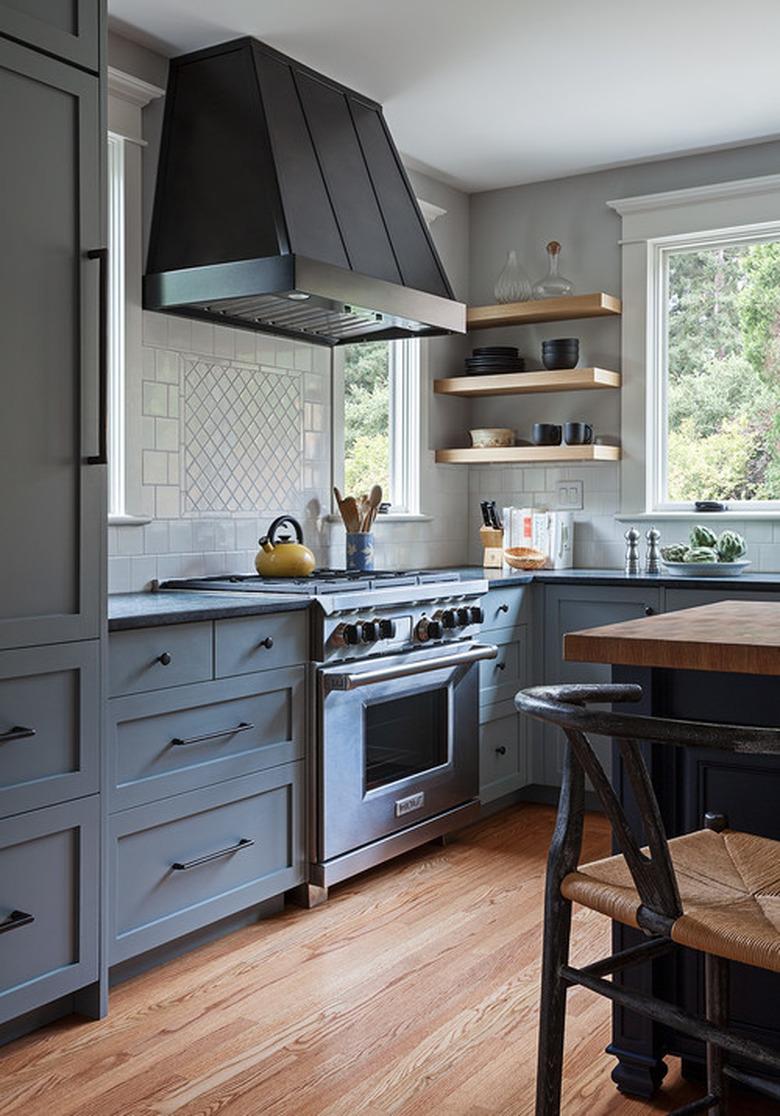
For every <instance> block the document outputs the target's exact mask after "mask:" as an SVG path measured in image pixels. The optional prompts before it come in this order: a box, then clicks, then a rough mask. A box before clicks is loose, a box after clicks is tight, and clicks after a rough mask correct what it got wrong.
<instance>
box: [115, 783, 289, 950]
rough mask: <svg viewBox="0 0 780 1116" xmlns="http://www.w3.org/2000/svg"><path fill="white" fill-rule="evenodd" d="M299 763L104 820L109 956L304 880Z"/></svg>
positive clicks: (190, 927) (197, 924) (183, 930)
mask: <svg viewBox="0 0 780 1116" xmlns="http://www.w3.org/2000/svg"><path fill="white" fill-rule="evenodd" d="M302 784H303V764H301V763H292V764H287V765H285V766H284V767H275V768H272V769H271V770H270V771H266V772H262V773H260V774H257V775H247V776H244V777H243V778H242V779H231V780H229V781H228V782H225V783H219V784H217V786H214V787H208V788H204V789H202V790H197V791H189V792H188V793H187V794H182V795H177V796H176V797H175V798H166V799H164V800H163V801H162V802H154V803H151V804H149V805H148V806H138V807H136V808H135V809H133V810H124V811H122V813H119V814H114V816H113V818H112V820H111V864H110V875H111V911H112V947H111V963H112V964H115V963H116V962H118V961H125V960H127V958H129V957H134V956H136V955H137V954H139V953H142V952H144V951H145V950H148V949H153V948H154V947H156V946H159V945H161V944H162V943H163V942H167V941H170V940H171V939H173V938H177V937H180V936H181V935H182V934H188V933H190V931H192V930H196V929H198V928H199V927H201V926H205V925H207V924H208V923H210V922H215V921H216V920H218V919H220V918H224V917H225V916H226V915H230V914H234V913H235V912H237V911H240V910H243V909H244V908H246V907H250V906H252V904H254V903H259V902H261V901H262V900H263V899H269V898H271V897H272V896H274V895H279V894H280V893H281V892H283V891H286V890H287V888H289V887H293V886H294V885H295V884H298V883H300V882H301V880H302V879H303V828H302V827H303V815H302V812H301V794H302Z"/></svg>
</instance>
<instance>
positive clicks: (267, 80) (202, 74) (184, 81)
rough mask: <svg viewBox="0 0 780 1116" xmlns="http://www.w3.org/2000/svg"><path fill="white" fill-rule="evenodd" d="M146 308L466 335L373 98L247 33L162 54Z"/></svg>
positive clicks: (319, 338)
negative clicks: (164, 83) (166, 57)
mask: <svg viewBox="0 0 780 1116" xmlns="http://www.w3.org/2000/svg"><path fill="white" fill-rule="evenodd" d="M144 306H145V307H146V309H148V310H158V311H163V312H165V313H172V314H180V315H183V316H184V317H188V318H201V319H205V320H208V321H212V322H219V323H220V324H223V325H231V326H238V327H240V328H243V329H254V330H260V331H264V332H268V333H276V334H283V335H286V336H288V337H294V338H296V339H298V340H306V341H310V342H319V343H321V344H325V345H340V344H349V343H354V342H356V341H374V340H380V339H383V338H399V337H424V336H431V335H435V334H443V333H463V332H464V331H465V307H464V306H463V304H462V303H459V302H456V301H455V300H454V297H453V293H452V289H451V287H450V284H449V282H448V280H447V276H446V274H445V272H444V269H443V267H442V264H441V260H440V259H439V256H438V253H437V252H436V249H435V247H434V245H433V241H432V240H431V237H430V234H429V232H428V228H427V225H426V223H425V219H424V217H423V215H422V213H421V212H420V207H419V205H418V204H417V200H416V198H415V196H414V192H413V190H412V187H411V185H410V183H409V179H408V178H407V176H406V172H405V170H404V167H403V164H402V163H401V159H400V156H399V155H398V152H397V150H396V147H395V144H394V143H393V140H392V137H391V135H390V133H389V131H388V128H387V125H386V123H385V120H384V116H383V115H382V108H381V105H378V104H377V103H376V102H375V101H370V100H368V99H367V98H365V97H363V96H361V95H360V94H358V93H355V92H354V91H352V90H350V89H347V88H345V87H344V86H342V85H339V84H338V83H336V82H334V81H331V80H329V79H328V78H325V77H323V76H322V75H321V74H318V73H316V72H315V71H314V70H310V69H308V68H307V67H306V66H303V65H301V64H300V63H298V62H295V61H294V60H293V59H291V58H288V57H287V56H286V55H283V54H280V53H279V52H278V51H275V50H273V49H272V48H271V47H268V46H266V45H265V44H264V43H260V42H258V41H257V40H255V39H249V38H244V39H236V40H234V41H232V42H229V43H224V44H222V45H220V46H216V47H211V48H209V49H207V50H202V51H197V52H196V53H193V54H187V55H183V56H182V57H180V58H175V59H173V60H172V61H171V64H170V73H169V78H168V91H167V97H166V106H165V120H164V124H163V134H162V144H161V148H160V161H159V167H158V172H157V189H156V193H155V200H154V215H153V219H152V228H151V235H150V241H149V254H148V260H147V271H146V275H145V277H144Z"/></svg>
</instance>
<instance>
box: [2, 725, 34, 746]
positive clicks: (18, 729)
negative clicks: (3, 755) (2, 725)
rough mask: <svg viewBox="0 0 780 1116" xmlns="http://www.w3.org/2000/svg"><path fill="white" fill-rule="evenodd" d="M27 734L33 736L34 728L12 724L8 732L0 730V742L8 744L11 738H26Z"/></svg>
mask: <svg viewBox="0 0 780 1116" xmlns="http://www.w3.org/2000/svg"><path fill="white" fill-rule="evenodd" d="M28 736H35V729H31V728H25V727H24V726H23V725H14V726H13V728H9V730H8V732H0V744H8V743H9V742H10V741H11V740H26V739H27V737H28Z"/></svg>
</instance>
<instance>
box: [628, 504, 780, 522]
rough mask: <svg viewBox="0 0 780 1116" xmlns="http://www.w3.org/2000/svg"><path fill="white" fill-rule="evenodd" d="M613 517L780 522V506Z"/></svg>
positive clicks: (644, 513) (640, 520)
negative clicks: (760, 509) (776, 508)
mask: <svg viewBox="0 0 780 1116" xmlns="http://www.w3.org/2000/svg"><path fill="white" fill-rule="evenodd" d="M615 519H617V520H618V522H619V523H635V522H640V523H644V522H647V523H650V522H653V521H654V520H671V521H674V520H681V521H683V522H684V521H685V520H688V519H696V520H704V521H705V522H707V521H708V520H710V519H718V520H733V521H734V522H735V523H736V522H737V521H739V522H744V521H745V520H754V521H755V520H758V521H762V522H764V523H768V522H772V521H778V522H780V508H778V510H777V511H736V510H735V511H731V510H729V511H722V512H697V511H658V512H634V513H633V514H632V513H631V512H619V513H618V514H617V515H616V516H615Z"/></svg>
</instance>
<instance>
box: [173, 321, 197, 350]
mask: <svg viewBox="0 0 780 1116" xmlns="http://www.w3.org/2000/svg"><path fill="white" fill-rule="evenodd" d="M168 346H169V347H170V348H171V349H175V350H176V351H177V352H179V353H188V352H191V350H192V322H191V321H190V319H189V318H177V317H173V316H172V317H169V318H168Z"/></svg>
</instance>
